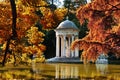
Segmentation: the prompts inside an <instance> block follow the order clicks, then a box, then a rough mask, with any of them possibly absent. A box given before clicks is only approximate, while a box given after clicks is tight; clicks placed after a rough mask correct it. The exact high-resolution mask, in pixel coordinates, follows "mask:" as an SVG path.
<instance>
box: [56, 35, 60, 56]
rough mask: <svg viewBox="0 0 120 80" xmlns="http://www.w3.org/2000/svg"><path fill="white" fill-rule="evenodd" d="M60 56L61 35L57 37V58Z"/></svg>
mask: <svg viewBox="0 0 120 80" xmlns="http://www.w3.org/2000/svg"><path fill="white" fill-rule="evenodd" d="M59 55H60V37H59V35H57V36H56V57H59Z"/></svg>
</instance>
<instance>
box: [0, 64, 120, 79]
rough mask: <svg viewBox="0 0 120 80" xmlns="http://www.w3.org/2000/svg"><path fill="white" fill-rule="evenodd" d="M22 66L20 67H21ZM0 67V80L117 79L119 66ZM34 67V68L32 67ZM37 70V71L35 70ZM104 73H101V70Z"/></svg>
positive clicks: (48, 65) (56, 65) (40, 65)
mask: <svg viewBox="0 0 120 80" xmlns="http://www.w3.org/2000/svg"><path fill="white" fill-rule="evenodd" d="M21 67H22V68H21ZM21 67H19V68H18V67H13V68H0V80H13V79H17V80H18V79H19V80H23V79H25V80H55V79H56V80H61V79H62V80H63V79H65V80H71V79H72V80H119V79H120V77H119V76H120V74H119V73H120V70H119V69H120V68H119V67H120V66H111V65H110V67H109V68H108V66H104V65H95V64H86V65H83V64H58V63H57V64H46V63H44V64H34V65H33V66H31V67H24V68H23V66H21ZM33 68H34V69H33ZM36 71H37V72H36ZM102 71H103V72H104V74H103V72H102ZM108 73H109V74H108Z"/></svg>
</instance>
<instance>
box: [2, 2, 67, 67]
mask: <svg viewBox="0 0 120 80" xmlns="http://www.w3.org/2000/svg"><path fill="white" fill-rule="evenodd" d="M12 1H13V0H12ZM13 2H14V1H13ZM0 5H1V6H0V10H1V12H0V16H1V17H0V20H1V21H0V32H1V33H0V44H1V45H2V46H1V48H2V53H3V52H5V57H4V58H3V57H2V58H1V60H3V65H4V64H5V62H7V61H6V57H7V59H8V58H10V57H11V56H10V55H11V54H13V55H14V56H13V57H14V61H15V62H16V61H18V60H17V56H21V54H23V53H28V54H29V53H30V54H36V53H38V55H37V57H38V56H39V57H40V56H41V55H42V54H43V51H45V49H46V47H45V46H44V45H42V42H43V41H44V39H43V37H44V36H45V35H44V34H43V33H42V32H40V31H38V28H37V27H36V26H35V25H36V23H38V22H39V23H40V24H41V25H42V27H43V29H52V28H53V27H55V26H56V25H57V24H58V22H60V20H62V19H63V17H64V14H65V12H66V9H56V10H54V11H52V10H51V5H49V4H48V3H47V2H46V1H43V0H36V1H34V0H19V1H18V0H15V2H14V5H13V4H11V5H10V1H9V0H4V1H2V2H0ZM12 6H14V7H12ZM11 8H12V9H11ZM13 8H14V9H13ZM12 10H14V11H13V12H12ZM54 15H55V16H54ZM53 18H55V19H53ZM12 20H13V21H12ZM56 21H57V22H56ZM2 53H1V55H2ZM8 53H9V54H8ZM20 60H21V59H20Z"/></svg>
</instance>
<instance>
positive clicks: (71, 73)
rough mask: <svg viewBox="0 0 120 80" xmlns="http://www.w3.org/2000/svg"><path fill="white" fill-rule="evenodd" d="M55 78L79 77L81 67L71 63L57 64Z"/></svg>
mask: <svg viewBox="0 0 120 80" xmlns="http://www.w3.org/2000/svg"><path fill="white" fill-rule="evenodd" d="M55 68H56V70H55V73H56V75H55V78H56V79H66V78H76V79H78V77H79V69H78V67H77V66H75V65H74V66H70V65H60V64H58V65H55Z"/></svg>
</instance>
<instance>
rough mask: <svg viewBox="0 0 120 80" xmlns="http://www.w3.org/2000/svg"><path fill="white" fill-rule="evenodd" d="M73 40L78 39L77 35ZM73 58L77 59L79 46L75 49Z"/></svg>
mask: <svg viewBox="0 0 120 80" xmlns="http://www.w3.org/2000/svg"><path fill="white" fill-rule="evenodd" d="M75 39H78V35H76V37H75ZM75 57H79V46H77V47H76V48H75Z"/></svg>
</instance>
